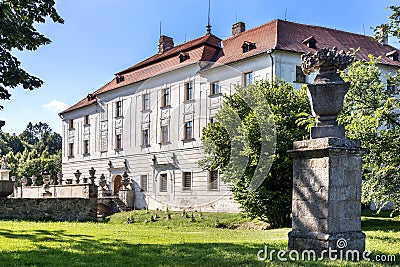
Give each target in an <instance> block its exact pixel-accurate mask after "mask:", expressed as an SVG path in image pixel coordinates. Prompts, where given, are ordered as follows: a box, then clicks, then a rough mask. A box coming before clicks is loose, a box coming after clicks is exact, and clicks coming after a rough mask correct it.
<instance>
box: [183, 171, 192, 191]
mask: <svg viewBox="0 0 400 267" xmlns="http://www.w3.org/2000/svg"><path fill="white" fill-rule="evenodd" d="M182 190H192V173H191V172H183V173H182Z"/></svg>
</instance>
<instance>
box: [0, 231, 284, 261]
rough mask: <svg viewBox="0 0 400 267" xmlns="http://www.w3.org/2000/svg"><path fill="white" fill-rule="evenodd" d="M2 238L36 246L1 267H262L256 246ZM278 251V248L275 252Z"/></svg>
mask: <svg viewBox="0 0 400 267" xmlns="http://www.w3.org/2000/svg"><path fill="white" fill-rule="evenodd" d="M0 235H1V236H3V237H7V238H10V239H12V240H14V241H15V242H18V240H23V239H26V240H29V241H33V242H34V247H33V248H30V249H27V250H20V251H18V252H4V251H3V252H2V253H1V254H0V266H196V265H197V266H233V265H235V266H238V265H240V266H263V265H265V263H263V262H260V261H259V260H258V259H257V252H258V250H259V249H261V248H262V247H261V248H260V247H259V246H257V245H255V244H231V243H180V244H168V245H162V244H131V243H127V242H126V241H121V240H113V239H110V238H104V239H101V241H99V240H96V239H95V238H94V237H91V236H88V235H70V234H66V233H65V231H63V230H57V231H46V230H40V231H38V230H35V231H32V232H30V233H20V232H19V233H17V232H13V231H12V230H6V229H0ZM275 249H276V250H279V248H277V247H276V248H275Z"/></svg>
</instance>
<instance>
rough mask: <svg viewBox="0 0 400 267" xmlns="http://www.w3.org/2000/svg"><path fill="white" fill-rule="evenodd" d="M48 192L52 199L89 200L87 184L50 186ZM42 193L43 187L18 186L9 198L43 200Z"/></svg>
mask: <svg viewBox="0 0 400 267" xmlns="http://www.w3.org/2000/svg"><path fill="white" fill-rule="evenodd" d="M49 192H50V193H51V197H52V198H89V184H69V185H50V189H49ZM43 193H44V189H43V186H22V187H21V186H18V187H15V188H14V194H13V195H12V196H11V197H13V198H43ZM47 198H48V196H47Z"/></svg>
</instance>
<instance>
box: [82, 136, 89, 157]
mask: <svg viewBox="0 0 400 267" xmlns="http://www.w3.org/2000/svg"><path fill="white" fill-rule="evenodd" d="M83 154H84V155H86V154H89V140H84V141H83Z"/></svg>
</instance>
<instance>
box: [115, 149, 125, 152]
mask: <svg viewBox="0 0 400 267" xmlns="http://www.w3.org/2000/svg"><path fill="white" fill-rule="evenodd" d="M114 151H115V152H121V151H124V149H123V148H115V149H114Z"/></svg>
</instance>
